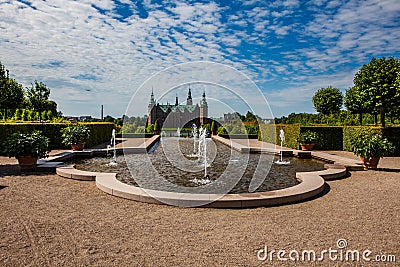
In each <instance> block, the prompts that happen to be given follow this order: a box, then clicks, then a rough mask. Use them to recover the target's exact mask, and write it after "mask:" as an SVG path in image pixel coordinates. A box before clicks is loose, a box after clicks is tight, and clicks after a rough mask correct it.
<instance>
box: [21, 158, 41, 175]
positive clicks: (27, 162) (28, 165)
mask: <svg viewBox="0 0 400 267" xmlns="http://www.w3.org/2000/svg"><path fill="white" fill-rule="evenodd" d="M17 159H18V163H19V166H20V167H21V171H31V170H34V169H35V167H36V162H37V160H38V157H32V156H19V157H18V158H17Z"/></svg>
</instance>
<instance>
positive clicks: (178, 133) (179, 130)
mask: <svg viewBox="0 0 400 267" xmlns="http://www.w3.org/2000/svg"><path fill="white" fill-rule="evenodd" d="M176 134H177V135H178V137H181V128H179V127H178V129H177V130H176Z"/></svg>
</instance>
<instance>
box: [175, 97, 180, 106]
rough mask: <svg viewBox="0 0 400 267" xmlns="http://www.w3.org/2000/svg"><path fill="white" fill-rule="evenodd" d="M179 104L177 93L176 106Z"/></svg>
mask: <svg viewBox="0 0 400 267" xmlns="http://www.w3.org/2000/svg"><path fill="white" fill-rule="evenodd" d="M178 105H179V101H178V94H176V97H175V106H178Z"/></svg>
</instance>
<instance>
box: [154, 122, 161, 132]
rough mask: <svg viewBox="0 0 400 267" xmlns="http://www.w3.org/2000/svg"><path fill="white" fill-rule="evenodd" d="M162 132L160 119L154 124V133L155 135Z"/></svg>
mask: <svg viewBox="0 0 400 267" xmlns="http://www.w3.org/2000/svg"><path fill="white" fill-rule="evenodd" d="M160 132H161V125H160V122H159V121H158V119H157V120H156V121H155V122H154V133H155V134H160Z"/></svg>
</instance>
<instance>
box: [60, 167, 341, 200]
mask: <svg viewBox="0 0 400 267" xmlns="http://www.w3.org/2000/svg"><path fill="white" fill-rule="evenodd" d="M326 167H328V169H326V170H322V171H316V172H298V173H296V177H297V179H298V180H300V181H301V182H300V184H298V185H295V186H292V187H288V188H284V189H280V190H274V191H267V192H257V193H245V194H225V195H222V194H221V195H211V194H188V193H175V192H165V191H157V190H150V189H146V190H144V189H142V188H140V187H135V186H131V185H128V184H124V183H122V182H120V181H118V180H117V178H116V174H115V173H96V172H87V171H80V170H77V169H75V168H74V167H73V166H68V167H60V168H57V174H58V175H60V176H62V177H66V178H70V179H77V180H95V181H96V186H97V187H98V188H99V189H100V190H102V191H104V192H106V193H108V194H110V195H113V196H118V197H122V198H126V199H130V200H135V201H140V202H146V203H155V204H165V203H164V202H163V201H167V202H168V203H170V204H173V205H176V206H185V207H188V206H191V207H193V206H199V205H202V204H203V203H204V202H205V201H208V200H209V199H210V198H211V197H212V198H213V199H215V198H216V197H217V198H218V199H217V200H216V201H214V202H211V203H209V204H207V205H204V206H203V207H211V208H248V207H260V206H274V205H282V204H288V203H293V202H297V201H302V200H305V199H308V198H311V197H314V196H316V195H318V194H320V193H321V192H322V191H323V190H324V188H325V179H326V180H329V179H337V178H340V177H343V176H344V175H346V168H345V167H343V166H339V165H327V166H326Z"/></svg>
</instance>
